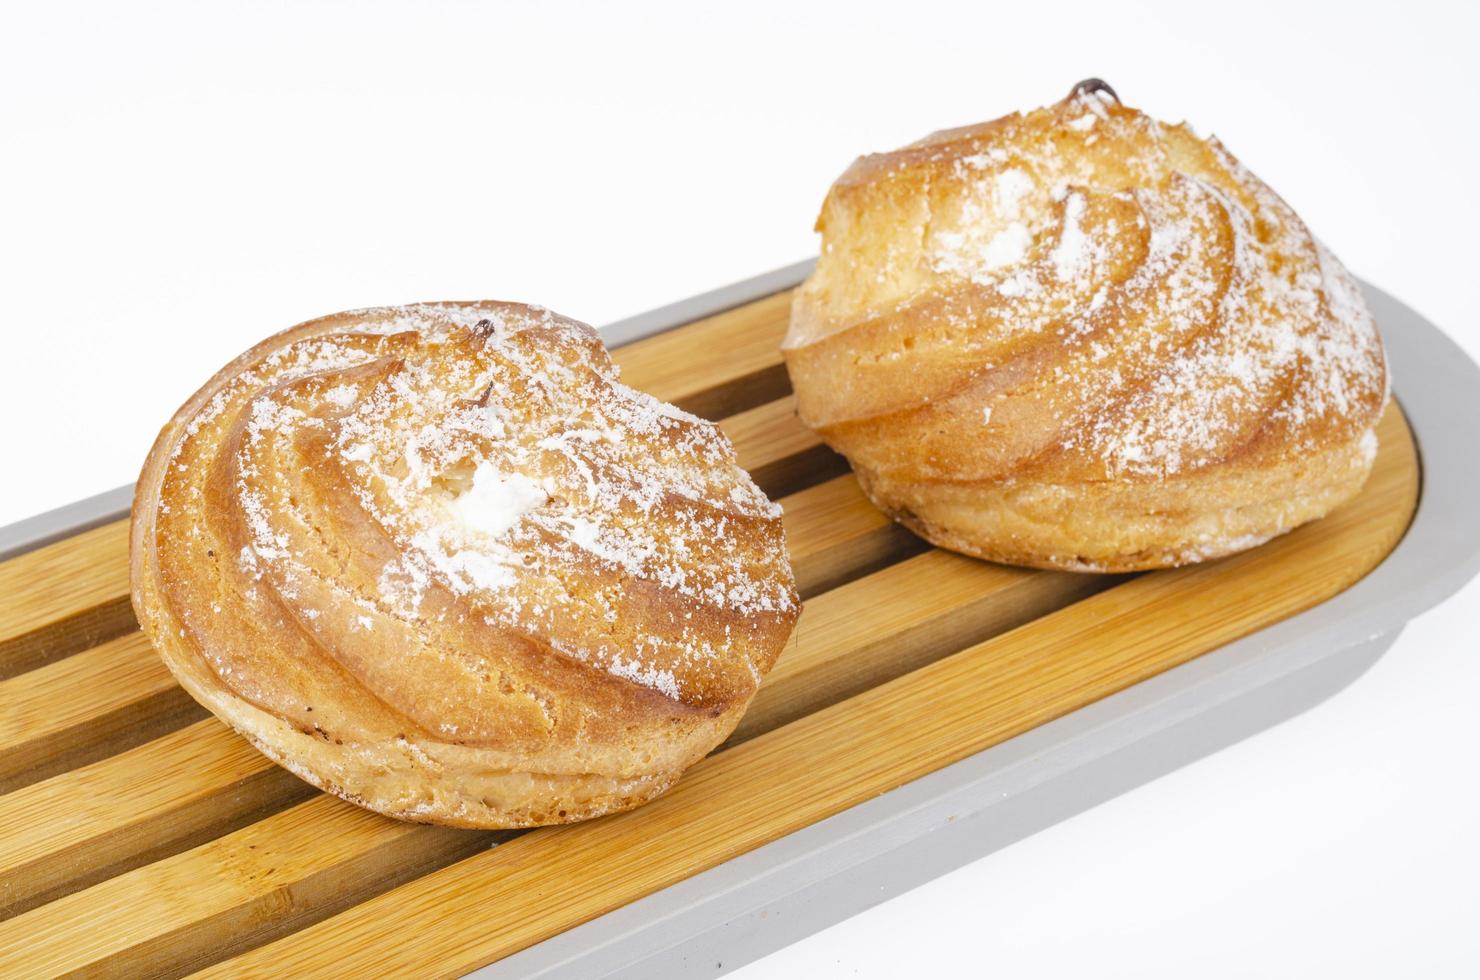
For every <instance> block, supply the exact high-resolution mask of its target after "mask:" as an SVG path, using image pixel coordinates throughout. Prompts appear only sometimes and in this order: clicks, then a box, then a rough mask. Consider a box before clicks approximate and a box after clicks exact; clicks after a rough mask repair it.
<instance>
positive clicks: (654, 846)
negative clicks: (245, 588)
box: [0, 293, 1419, 977]
mask: <svg viewBox="0 0 1480 980" xmlns="http://www.w3.org/2000/svg"><path fill="white" fill-rule="evenodd" d="M789 305H790V296H789V293H781V294H778V295H776V296H773V297H768V298H766V299H763V300H760V301H757V302H756V303H752V304H749V305H748V306H744V307H740V308H738V309H735V310H731V311H727V312H725V313H723V314H720V315H719V316H717V317H714V318H711V319H710V320H707V321H701V322H699V323H696V324H693V325H690V326H688V327H685V328H682V329H680V330H676V331H673V332H671V333H668V334H664V335H662V336H659V337H655V338H651V339H649V340H645V341H640V342H638V343H636V344H633V345H630V346H628V347H625V348H623V349H621V350H619V351H617V352H616V354H615V356H616V359H617V361H618V362H619V363H620V364H621V365H622V367H623V376H624V379H625V380H627V381H628V382H629V383H631V384H634V385H636V386H638V387H642V388H646V389H647V390H649V391H652V392H653V393H655V394H657V395H659V397H663V398H665V399H669V400H674V401H677V402H679V403H680V404H683V405H685V406H686V407H689V408H690V409H691V410H693V409H698V410H700V411H702V412H704V413H706V414H709V415H710V416H711V417H716V418H719V419H720V420H721V425H722V426H723V427H724V429H725V431H726V432H727V433H728V434H729V435H730V436H731V438H732V439H733V440H734V442H735V444H736V448H737V452H738V454H739V457H740V460H741V462H742V463H743V464H744V465H745V466H746V467H747V468H750V469H751V470H752V471H753V472H754V473H755V474H756V477H757V480H758V482H760V483H761V485H762V486H764V487H765V488H766V489H767V491H768V492H769V493H771V494H772V495H773V496H779V497H781V498H782V503H783V507H784V509H785V523H786V530H787V537H788V547H789V549H790V552H791V557H792V561H793V564H794V565H795V568H796V572H797V578H798V583H799V586H800V589H801V591H802V594H803V595H804V597H806V598H807V607H806V609H805V611H804V613H803V615H802V618H801V621H800V623H799V624H798V628H797V631H796V634H795V636H794V638H793V641H792V643H791V644H790V646H789V647H788V649H787V650H786V652H785V653H784V654H783V656H782V657H781V660H780V661H779V663H778V664H777V667H776V669H775V670H774V671H773V672H772V673H771V675H770V676H769V677H768V678H767V679H766V682H765V684H764V685H763V687H762V689H761V692H760V694H759V695H758V696H757V698H756V701H755V703H754V704H753V706H752V708H751V710H750V712H749V713H748V714H747V715H746V717H745V718H744V720H743V721H742V722H741V725H740V727H739V728H738V729H737V730H736V732H735V734H734V736H733V737H732V738H731V739H730V740H729V741H728V742H727V743H726V744H725V746H723V747H722V748H721V749H720V750H719V751H717V752H716V754H715V755H714V756H712V757H711V758H710V759H707V760H705V761H704V762H703V763H701V764H700V765H699V766H698V767H696V769H695V770H693V771H692V772H691V773H690V774H689V775H688V776H686V777H685V778H684V779H683V780H682V781H681V782H680V783H679V785H678V786H677V787H676V788H675V789H674V790H673V791H672V792H670V793H669V794H668V795H667V796H665V797H663V798H662V799H660V800H658V801H657V802H655V803H653V804H651V805H649V806H647V807H644V808H642V809H639V810H637V811H633V812H631V813H628V814H623V815H619V816H616V817H609V818H604V819H601V820H596V821H592V822H590V823H587V824H582V825H577V826H572V827H565V828H554V829H548V830H540V831H533V832H526V833H500V834H494V833H491V832H468V831H451V830H445V829H441V828H433V827H425V826H419V825H413V824H402V823H396V822H394V821H391V820H388V819H386V818H383V817H380V816H377V815H374V814H371V813H368V812H366V811H362V810H359V809H357V808H355V807H353V806H350V805H348V804H345V803H343V802H341V801H339V800H336V799H334V798H332V797H327V796H324V795H322V794H319V793H317V792H316V791H314V790H312V789H311V788H310V787H308V786H307V785H306V784H304V783H302V782H301V781H299V780H298V779H296V778H295V777H293V776H291V775H290V774H288V773H287V772H286V771H284V770H281V769H279V768H277V767H276V766H274V765H272V764H271V763H269V762H268V761H267V760H265V759H264V758H263V757H261V756H260V755H259V754H258V753H256V751H255V750H253V749H252V748H251V747H250V746H248V745H247V744H246V743H245V742H244V741H243V740H242V739H240V738H239V737H238V736H236V735H235V734H234V733H232V732H231V731H230V730H229V729H227V728H226V727H225V726H223V725H221V724H220V723H219V722H217V721H216V720H215V719H213V718H209V717H208V716H206V715H205V714H204V712H203V711H202V709H200V708H199V707H198V706H197V705H195V703H194V702H193V701H191V700H190V699H189V698H188V697H186V696H185V695H184V694H183V692H181V691H180V690H179V688H178V687H176V686H175V685H174V683H173V681H172V679H171V678H170V676H169V675H168V673H167V672H166V671H165V670H164V668H163V667H162V665H161V664H160V662H159V660H158V658H157V657H156V656H155V655H154V654H153V651H152V650H150V649H149V648H148V646H147V644H146V643H145V641H144V640H143V639H142V637H141V636H140V634H138V633H137V632H136V631H135V630H134V628H133V623H132V617H131V616H130V615H127V570H126V542H125V536H124V529H123V528H122V526H121V525H108V526H104V527H100V528H97V529H95V530H93V531H89V532H86V533H85V534H81V535H77V536H75V537H73V538H70V539H67V540H65V541H62V542H58V543H57V544H55V545H52V546H49V547H48V548H44V549H40V550H38V551H36V552H33V553H31V554H28V555H25V556H22V557H21V558H18V559H13V560H12V561H9V562H5V563H3V564H0V975H3V976H7V977H8V976H12V975H15V976H28V975H38V976H41V975H55V974H67V973H75V974H87V975H135V974H164V975H170V974H180V973H183V972H187V971H190V970H195V969H204V970H206V971H207V972H213V973H216V974H218V975H257V976H283V975H295V976H296V975H319V974H324V975H328V974H336V975H342V974H359V975H363V974H384V973H387V972H397V971H404V972H409V973H414V974H425V975H454V974H457V973H459V972H463V971H466V970H468V969H471V968H473V967H476V966H479V965H481V964H483V963H486V962H489V961H491V960H493V959H496V958H498V957H501V956H504V955H507V954H508V953H510V952H512V951H515V950H518V949H521V948H524V947H525V946H527V945H529V944H530V943H533V942H537V941H539V940H540V939H543V938H546V937H548V936H550V935H553V934H555V933H556V932H558V931H560V930H562V929H566V928H569V927H571V926H573V925H576V924H579V923H580V922H583V921H586V920H588V919H590V918H592V917H593V916H596V915H600V914H602V913H603V912H605V911H609V910H611V909H613V908H616V907H618V906H620V905H622V904H623V903H626V902H630V901H632V900H634V899H636V898H638V897H641V896H642V895H646V894H649V893H650V892H652V891H653V890H655V889H658V888H661V887H663V886H665V885H667V884H671V883H673V882H676V881H679V880H681V879H682V878H684V877H686V876H688V875H692V874H694V873H696V872H697V871H700V870H703V869H705V868H709V867H713V866H714V865H715V864H717V863H719V862H722V861H724V860H726V859H728V858H730V857H733V856H736V855H738V854H741V853H744V852H745V851H747V850H750V849H752V848H754V847H756V846H758V845H760V844H763V843H765V842H767V841H770V840H774V839H776V838H777V837H778V836H781V835H783V834H785V833H788V832H790V831H792V830H795V829H798V828H799V827H802V826H805V825H806V824H808V823H810V822H813V821H815V820H818V819H821V818H823V817H825V816H828V815H830V814H832V813H836V812H838V811H839V810H841V809H843V808H845V807H847V806H851V805H853V804H855V803H857V802H859V801H861V800H863V799H867V798H869V797H871V796H874V795H877V794H878V793H880V792H884V791H887V790H888V789H890V788H893V787H895V786H898V785H899V784H900V783H902V782H905V781H907V780H909V779H913V778H916V777H918V776H920V775H923V774H925V773H927V772H930V771H933V770H934V769H937V768H940V767H941V766H944V765H947V764H949V763H950V762H952V761H955V760H957V759H959V758H962V757H963V756H965V755H967V754H969V753H971V752H974V751H978V750H980V749H981V748H985V747H987V746H990V745H992V744H996V743H997V742H999V741H1001V740H1002V739H1004V738H1008V737H1011V736H1012V735H1013V734H1017V733H1019V732H1022V731H1025V730H1027V729H1028V728H1031V727H1033V726H1034V725H1037V724H1041V723H1042V722H1044V721H1046V720H1049V719H1051V718H1054V717H1057V716H1059V715H1061V714H1063V713H1065V712H1067V711H1072V710H1074V709H1075V708H1076V707H1080V706H1082V705H1084V704H1087V703H1089V702H1090V701H1093V700H1095V699H1096V698H1099V697H1103V696H1104V695H1106V694H1108V693H1112V692H1114V691H1117V690H1121V689H1123V688H1124V687H1126V686H1129V685H1131V684H1134V683H1136V682H1137V681H1139V680H1142V679H1145V678H1146V677H1149V676H1152V675H1154V674H1155V673H1158V672H1160V671H1162V670H1166V669H1168V668H1169V667H1172V666H1175V665H1176V664H1179V663H1183V662H1185V661H1186V660H1188V659H1190V658H1192V657H1195V656H1197V655H1198V654H1200V653H1203V652H1205V651H1207V650H1210V649H1213V648H1215V647H1217V646H1219V645H1222V644H1224V643H1226V642H1228V641H1230V640H1232V639H1235V638H1237V637H1239V636H1242V635H1245V634H1246V633H1248V632H1250V631H1251V630H1254V629H1257V628H1259V627H1261V626H1264V625H1268V624H1269V623H1272V622H1275V621H1277V620H1279V619H1282V618H1284V617H1286V616H1289V615H1291V614H1293V613H1296V612H1298V611H1300V610H1301V609H1304V608H1307V607H1309V606H1310V605H1313V604H1315V603H1317V602H1320V601H1322V600H1324V599H1326V598H1329V597H1330V596H1332V595H1335V594H1337V593H1338V592H1340V591H1341V590H1342V589H1344V588H1346V587H1347V586H1349V585H1350V584H1351V583H1352V582H1354V581H1356V580H1357V579H1359V578H1360V577H1361V576H1362V575H1364V574H1366V573H1367V572H1368V571H1369V570H1370V569H1371V568H1372V567H1374V566H1375V565H1376V564H1377V563H1378V562H1379V561H1381V559H1382V557H1383V556H1385V555H1386V554H1387V552H1388V551H1389V550H1390V549H1391V548H1392V546H1393V545H1394V544H1395V543H1396V542H1397V540H1398V539H1399V538H1400V537H1401V535H1402V533H1403V530H1404V529H1405V528H1406V527H1407V524H1408V520H1409V518H1410V516H1411V514H1412V511H1413V508H1414V505H1415V502H1416V499H1417V492H1418V480H1419V470H1418V465H1417V459H1416V456H1415V453H1414V448H1413V445H1412V442H1411V439H1410V436H1409V433H1408V430H1407V427H1406V425H1405V423H1404V422H1403V419H1402V416H1401V413H1400V412H1399V411H1398V410H1397V409H1396V408H1392V409H1390V410H1389V412H1388V414H1387V416H1386V417H1385V418H1384V420H1383V425H1382V429H1381V433H1380V434H1381V450H1380V453H1379V457H1378V464H1377V469H1376V471H1375V473H1374V476H1373V478H1372V480H1371V482H1370V483H1369V485H1368V487H1367V488H1366V489H1365V490H1364V491H1363V493H1362V495H1361V497H1360V498H1359V499H1358V500H1356V501H1355V502H1353V503H1352V504H1350V505H1348V506H1347V507H1345V508H1343V509H1342V510H1341V511H1339V512H1338V513H1336V514H1334V515H1332V516H1331V517H1329V518H1327V519H1326V520H1324V521H1321V522H1318V523H1316V524H1314V525H1311V526H1309V527H1307V528H1303V529H1301V530H1299V531H1297V532H1295V533H1294V534H1292V535H1289V536H1287V537H1285V538H1282V539H1280V540H1277V541H1275V542H1272V543H1271V544H1269V545H1266V546H1265V547H1263V548H1260V549H1257V550H1256V551H1254V552H1251V553H1249V554H1246V555H1243V556H1239V557H1236V558H1234V559H1230V560H1226V561H1223V562H1218V563H1215V564H1211V565H1207V566H1201V567H1197V568H1193V569H1186V570H1181V571H1176V572H1160V573H1154V574H1151V575H1143V576H1139V577H1134V578H1102V577H1094V576H1082V575H1073V574H1066V573H1053V572H1041V571H1032V570H1023V569H1011V568H1005V567H1002V566H995V565H990V564H987V563H983V562H978V561H974V560H971V559H967V558H963V557H960V556H957V555H954V554H950V553H947V552H942V551H939V550H935V549H930V548H928V547H927V546H925V545H924V544H923V543H922V542H921V541H919V539H917V538H915V537H913V536H911V535H910V534H908V533H907V532H905V531H903V530H902V529H900V528H898V527H897V526H895V525H894V524H892V523H891V522H889V521H888V520H886V519H885V518H884V517H883V516H882V515H880V514H879V513H878V512H877V511H876V510H874V509H873V507H871V506H870V505H869V504H868V502H867V500H865V499H864V497H863V495H862V494H861V493H860V492H859V490H858V487H857V484H856V483H855V481H854V480H853V478H852V476H851V475H850V474H848V473H847V471H846V466H845V465H844V464H843V462H842V461H841V460H840V459H839V458H838V457H837V456H835V455H834V454H832V453H831V452H830V451H829V450H827V449H826V447H824V446H822V445H821V443H820V442H819V441H818V440H817V439H816V438H815V437H814V436H813V435H812V434H811V433H810V432H808V431H807V430H806V429H804V428H803V427H802V426H801V425H800V424H799V423H798V422H797V420H796V418H795V415H794V412H793V411H792V401H791V398H790V396H789V392H788V390H787V388H786V385H785V374H784V372H783V371H781V367H780V358H779V356H778V355H777V352H776V344H777V343H778V342H779V339H780V336H781V333H782V332H783V331H784V328H785V321H786V315H787V311H788V309H789ZM495 843H497V845H498V846H497V847H495V848H494V849H492V850H489V847H490V845H492V844H495ZM634 853H641V854H642V855H643V860H642V861H632V860H630V856H631V855H632V854H634ZM531 896H538V901H537V902H533V903H532V902H531V899H530V897H531Z"/></svg>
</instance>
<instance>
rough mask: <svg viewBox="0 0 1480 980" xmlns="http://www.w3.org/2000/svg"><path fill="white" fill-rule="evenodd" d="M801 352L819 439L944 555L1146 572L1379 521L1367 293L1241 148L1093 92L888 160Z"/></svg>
mask: <svg viewBox="0 0 1480 980" xmlns="http://www.w3.org/2000/svg"><path fill="white" fill-rule="evenodd" d="M817 229H818V231H820V232H821V233H822V253H821V256H820V258H819V259H818V263H817V267H816V270H815V271H814V273H813V274H812V276H811V277H810V278H809V279H808V280H807V281H806V283H805V284H804V285H803V286H802V287H801V289H800V290H799V292H798V295H797V297H796V299H795V302H794V306H793V312H792V322H791V327H790V330H789V332H788V334H787V337H786V340H785V343H784V347H783V351H784V354H785V358H786V363H787V368H788V370H789V372H790V375H791V379H792V384H793V387H794V389H795V391H796V395H797V405H798V411H799V413H800V415H801V417H802V419H803V420H804V421H805V422H806V423H807V424H808V425H809V426H811V427H812V428H813V429H815V430H816V431H817V432H818V433H819V434H821V436H822V437H823V438H824V439H825V440H826V441H827V442H828V443H829V444H830V445H832V446H833V447H834V448H835V449H837V450H839V451H840V452H842V453H843V454H844V455H846V456H847V457H848V459H849V461H850V462H851V463H852V465H853V468H854V470H855V472H856V473H857V475H858V478H859V480H860V482H861V483H862V486H863V488H864V490H865V491H866V492H867V493H868V495H869V496H870V498H871V499H872V500H873V501H874V503H875V504H876V505H878V506H879V507H880V508H881V509H883V510H884V511H886V512H887V513H889V514H891V515H893V516H894V517H896V518H897V519H898V520H900V521H902V522H903V523H905V524H906V525H908V526H909V527H911V528H912V529H914V530H915V531H917V532H918V533H920V534H921V535H923V536H924V537H926V538H928V539H929V540H931V541H932V542H934V543H936V544H939V545H941V546H944V547H947V548H952V549H955V550H957V551H962V552H965V553H968V554H973V555H978V556H981V557H985V558H989V559H994V560H999V561H1004V562H1010V563H1014V564H1023V565H1033V566H1041V567H1050V568H1067V569H1076V570H1093V571H1128V570H1135V569H1145V568H1157V567H1164V566H1170V565H1180V564H1184V563H1188V562H1195V561H1200V560H1203V559H1208V558H1214V557H1217V556H1220V555H1226V554H1229V553H1232V552H1235V551H1239V550H1243V549H1245V548H1248V547H1252V546H1253V545H1256V544H1259V543H1260V542H1262V541H1265V540H1267V539H1269V538H1271V537H1273V536H1275V535H1278V534H1281V533H1283V532H1285V531H1288V530H1290V529H1291V528H1293V527H1296V526H1297V525H1299V524H1302V523H1304V522H1306V521H1309V520H1312V519H1315V518H1317V517H1320V516H1322V515H1323V514H1325V513H1327V512H1328V511H1330V510H1331V508H1333V507H1335V506H1337V505H1338V504H1340V503H1341V502H1343V501H1345V500H1347V499H1349V498H1350V497H1352V496H1354V495H1355V494H1356V493H1357V492H1358V491H1359V490H1360V488H1361V486H1362V484H1363V483H1364V482H1365V480H1366V477H1367V474H1368V473H1369V471H1370V469H1371V465H1372V461H1373V459H1374V457H1375V454H1376V445H1377V442H1376V434H1375V433H1376V423H1377V420H1378V417H1379V415H1380V413H1381V411H1382V409H1383V406H1384V404H1385V403H1386V400H1387V397H1388V387H1387V370H1386V364H1385V361H1384V357H1383V353H1382V347H1381V344H1380V341H1379V339H1378V335H1377V331H1376V328H1375V325H1374V323H1373V320H1372V317H1371V314H1370V313H1369V312H1368V310H1367V308H1366V306H1365V303H1364V301H1363V299H1362V296H1361V293H1360V290H1359V289H1358V287H1357V285H1356V283H1355V282H1354V280H1353V279H1352V278H1351V276H1350V275H1349V274H1348V273H1347V272H1346V270H1345V269H1344V268H1343V267H1342V265H1341V263H1340V262H1338V261H1337V260H1336V259H1335V258H1334V257H1333V256H1332V255H1331V254H1330V253H1329V252H1328V251H1327V250H1326V249H1325V247H1324V246H1322V245H1321V244H1320V242H1318V241H1317V240H1316V239H1315V238H1314V237H1313V236H1312V235H1311V233H1310V232H1309V231H1308V230H1307V228H1306V227H1305V225H1304V224H1303V223H1302V222H1301V221H1300V219H1299V218H1298V217H1297V216H1296V215H1295V213H1294V212H1293V211H1292V210H1291V209H1290V207H1289V206H1288V205H1286V204H1285V202H1284V201H1282V200H1281V199H1280V198H1279V197H1278V196H1277V195H1276V194H1274V193H1273V192H1272V191H1271V190H1270V189H1269V188H1268V187H1266V186H1265V185H1264V184H1263V183H1262V182H1261V181H1260V180H1259V179H1258V178H1257V177H1255V176H1254V175H1253V174H1252V173H1250V172H1249V171H1248V170H1247V169H1246V168H1245V167H1244V166H1243V165H1242V164H1240V163H1239V162H1238V161H1237V160H1236V159H1234V157H1233V156H1232V155H1231V154H1230V153H1229V152H1228V151H1227V150H1226V149H1225V148H1224V147H1223V145H1222V144H1221V143H1219V142H1218V141H1217V140H1216V139H1208V140H1202V139H1199V138H1198V137H1197V136H1195V135H1194V134H1193V133H1192V132H1191V130H1190V129H1188V128H1187V127H1186V126H1185V125H1175V126H1174V125H1167V124H1164V123H1158V122H1157V121H1156V120H1154V119H1152V118H1150V117H1149V116H1146V115H1144V114H1142V113H1141V112H1138V111H1136V110H1133V109H1129V108H1126V107H1124V106H1122V105H1120V104H1119V102H1118V101H1117V100H1115V99H1114V98H1113V97H1112V96H1107V95H1106V94H1105V93H1104V92H1102V91H1093V90H1082V89H1076V92H1075V93H1074V94H1072V95H1071V96H1070V97H1069V98H1067V99H1065V100H1064V101H1062V102H1060V103H1058V104H1056V105H1053V106H1050V107H1047V108H1044V109H1039V110H1036V111H1034V112H1031V113H1028V114H1026V115H1021V114H1014V115H1011V116H1007V117H1004V118H1002V119H998V120H996V121H994V122H990V123H985V124H982V125H977V126H970V127H966V128H963V129H955V130H949V131H945V132H940V133H936V134H934V135H932V136H930V137H927V138H926V139H924V140H921V141H920V142H918V143H914V144H911V145H910V146H907V147H904V148H903V149H901V150H897V151H895V152H892V153H884V154H878V155H874V156H868V157H863V158H861V159H859V160H858V161H857V162H856V163H854V164H853V166H852V167H851V168H849V170H848V171H847V172H846V173H844V174H843V176H842V177H840V178H839V179H838V181H837V182H836V183H835V184H834V185H833V187H832V189H831V191H830V192H829V194H828V196H827V199H826V201H825V203H824V204H823V207H822V212H821V215H820V217H819V218H818V221H817Z"/></svg>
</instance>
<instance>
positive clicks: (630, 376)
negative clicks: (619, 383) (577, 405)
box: [612, 289, 792, 419]
mask: <svg viewBox="0 0 1480 980" xmlns="http://www.w3.org/2000/svg"><path fill="white" fill-rule="evenodd" d="M791 296H792V290H790V289H788V290H784V291H783V292H779V293H776V294H774V295H772V296H767V297H766V298H764V299H760V300H756V301H755V302H754V303H748V304H746V305H745V306H741V307H737V308H736V309H733V310H729V311H727V312H725V313H721V314H719V315H718V316H713V317H709V318H708V319H705V320H699V321H696V322H695V323H692V324H690V325H688V326H686V327H683V328H681V329H679V330H670V331H668V332H667V333H661V334H658V335H657V336H656V337H649V338H647V339H646V340H639V341H637V342H636V343H632V344H626V345H625V346H622V347H619V348H617V349H616V350H614V351H612V359H613V360H614V361H616V362H617V365H618V366H619V367H620V368H621V369H622V380H623V381H625V382H626V383H627V384H629V385H632V386H633V387H635V388H641V389H642V390H644V391H646V392H648V393H649V394H652V395H656V396H657V397H659V398H661V399H663V400H664V401H666V402H673V403H674V404H675V405H678V406H679V407H680V408H684V409H687V410H688V411H690V412H693V413H694V414H695V415H701V416H703V417H704V418H708V419H718V418H724V417H725V416H727V415H734V414H735V413H736V412H742V411H744V410H745V409H747V408H753V407H755V406H756V405H759V404H761V403H763V402H768V401H772V400H774V399H777V398H783V397H785V396H786V395H788V394H790V393H791V384H790V382H788V381H787V378H786V368H785V367H784V366H783V365H782V363H781V338H782V337H783V336H785V334H786V326H787V323H788V322H789V320H790V317H791Z"/></svg>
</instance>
